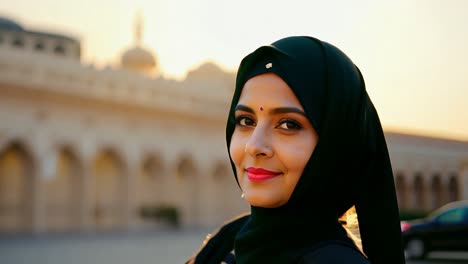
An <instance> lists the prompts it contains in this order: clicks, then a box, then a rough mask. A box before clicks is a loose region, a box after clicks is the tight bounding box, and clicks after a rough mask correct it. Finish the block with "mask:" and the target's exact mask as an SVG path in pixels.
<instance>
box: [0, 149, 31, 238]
mask: <svg viewBox="0 0 468 264" xmlns="http://www.w3.org/2000/svg"><path fill="white" fill-rule="evenodd" d="M34 167H35V164H34V161H33V157H32V155H31V153H30V152H28V150H27V148H26V147H25V146H24V144H22V142H20V141H12V142H10V143H8V144H7V145H6V146H5V148H3V150H2V151H1V152H0V230H1V231H6V232H9V231H12V232H18V231H25V230H31V228H32V204H33V203H32V202H31V201H32V200H33V192H34V191H35V190H34V184H35V175H34V172H35V169H34Z"/></svg>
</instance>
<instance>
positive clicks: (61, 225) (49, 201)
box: [44, 146, 83, 230]
mask: <svg viewBox="0 0 468 264" xmlns="http://www.w3.org/2000/svg"><path fill="white" fill-rule="evenodd" d="M55 162H56V168H55V173H54V175H52V177H51V178H50V179H46V180H45V184H44V187H45V192H44V194H45V203H46V205H45V206H46V207H45V210H46V213H45V214H46V224H47V227H48V229H49V230H71V229H76V228H78V227H79V224H80V223H79V219H80V205H81V203H80V199H81V197H80V194H81V193H83V180H82V178H81V176H82V173H83V170H82V166H81V163H80V162H79V159H78V157H77V155H76V154H75V153H74V152H73V151H72V149H71V148H70V147H67V146H63V147H60V148H59V149H58V150H57V153H56V161H55Z"/></svg>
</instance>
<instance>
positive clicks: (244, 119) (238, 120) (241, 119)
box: [236, 116, 255, 126]
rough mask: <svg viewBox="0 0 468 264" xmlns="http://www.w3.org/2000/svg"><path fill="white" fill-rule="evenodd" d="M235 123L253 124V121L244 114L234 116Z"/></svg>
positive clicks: (242, 124)
mask: <svg viewBox="0 0 468 264" xmlns="http://www.w3.org/2000/svg"><path fill="white" fill-rule="evenodd" d="M236 123H237V124H239V125H241V126H254V125H255V122H254V121H253V120H252V119H251V118H248V117H245V116H240V117H238V118H236Z"/></svg>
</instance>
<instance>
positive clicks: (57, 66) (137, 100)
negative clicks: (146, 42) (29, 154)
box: [0, 47, 231, 119]
mask: <svg viewBox="0 0 468 264" xmlns="http://www.w3.org/2000/svg"><path fill="white" fill-rule="evenodd" d="M219 85H220V82H217V81H216V79H214V81H213V80H210V79H207V80H206V82H205V83H204V85H198V86H193V85H191V84H189V83H186V81H183V82H178V81H174V80H167V79H163V78H158V79H151V78H148V77H146V76H144V75H141V74H136V73H132V72H128V71H126V70H122V69H110V68H105V69H96V68H95V67H94V66H90V65H83V64H81V63H79V62H77V61H75V60H70V59H67V58H57V57H53V56H48V55H47V54H38V53H34V52H32V51H25V50H17V49H15V48H10V47H2V48H1V49H0V89H1V88H4V87H14V89H25V90H28V91H30V90H36V91H41V92H46V93H52V94H58V95H61V96H66V97H76V98H80V99H84V100H86V99H89V100H99V101H104V102H108V103H116V104H122V105H126V106H131V107H137V108H138V107H139V108H147V109H151V110H156V111H163V112H171V113H180V114H182V115H192V116H202V117H205V118H214V119H225V118H226V114H225V113H226V112H227V107H228V105H229V100H230V97H231V94H230V92H231V89H229V87H227V86H228V85H229V84H228V83H225V84H224V83H221V85H225V86H226V87H218V86H219Z"/></svg>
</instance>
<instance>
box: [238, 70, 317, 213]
mask: <svg viewBox="0 0 468 264" xmlns="http://www.w3.org/2000/svg"><path fill="white" fill-rule="evenodd" d="M235 119H236V127H235V130H234V133H233V134H232V138H231V145H230V148H229V152H230V154H231V158H232V160H233V162H234V164H235V166H236V172H237V177H238V180H239V183H240V186H241V188H242V191H243V192H244V197H245V199H246V200H247V201H248V202H249V203H250V204H251V205H253V206H257V207H266V208H274V207H279V206H281V205H284V204H286V203H287V202H288V200H289V198H290V197H291V194H292V192H293V190H294V188H295V186H296V184H297V182H298V181H299V178H300V177H301V174H302V171H303V170H304V167H305V165H306V164H307V162H308V160H309V158H310V156H311V155H312V152H313V150H314V148H315V146H316V145H317V141H318V135H317V133H316V131H315V129H314V128H313V127H312V124H311V123H310V121H309V120H308V118H307V117H306V115H305V113H304V109H303V108H302V106H301V104H300V103H299V101H298V99H297V98H296V96H295V95H294V93H293V92H292V90H291V88H290V87H289V86H288V85H287V84H286V83H285V82H284V81H283V80H282V79H281V78H280V77H278V76H277V75H275V74H273V73H265V74H261V75H257V76H255V77H253V78H251V79H249V80H248V81H247V82H246V83H245V85H244V88H243V90H242V93H241V95H240V98H239V102H238V104H237V106H236V110H235Z"/></svg>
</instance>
